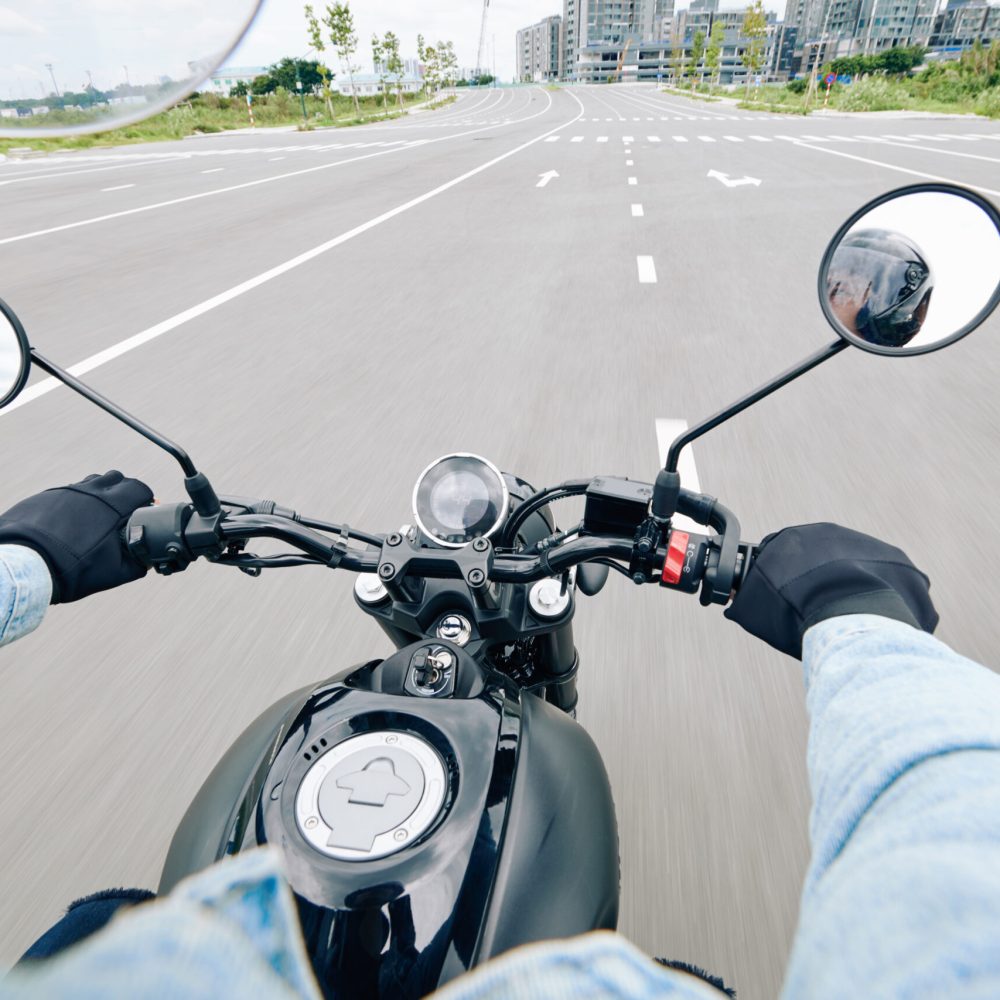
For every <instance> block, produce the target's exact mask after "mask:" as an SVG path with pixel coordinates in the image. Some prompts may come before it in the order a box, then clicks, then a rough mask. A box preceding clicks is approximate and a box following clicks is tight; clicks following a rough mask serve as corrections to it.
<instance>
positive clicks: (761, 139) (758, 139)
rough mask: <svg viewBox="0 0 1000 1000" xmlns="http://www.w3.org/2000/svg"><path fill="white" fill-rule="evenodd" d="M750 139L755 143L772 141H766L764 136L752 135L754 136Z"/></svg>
mask: <svg viewBox="0 0 1000 1000" xmlns="http://www.w3.org/2000/svg"><path fill="white" fill-rule="evenodd" d="M750 138H751V139H753V141H754V142H770V141H771V140H770V139H765V138H764V136H762V135H752V136H750Z"/></svg>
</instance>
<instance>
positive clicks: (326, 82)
mask: <svg viewBox="0 0 1000 1000" xmlns="http://www.w3.org/2000/svg"><path fill="white" fill-rule="evenodd" d="M306 28H307V31H308V33H309V40H310V41H311V42H312V46H313V48H314V49H315V50H316V51H317V52H325V51H326V45H325V44H324V43H323V32H322V31H320V26H319V21H318V20H317V19H316V15H315V14H314V13H313V9H312V4H306ZM319 72H320V77H321V78H322V82H321V84H320V85H321V87H322V89H323V100H324V101H325V102H326V113H327V114H328V115H329V116H330V117H331V118H332V117H333V99H332V97H331V96H330V71H329V70H328V69H327V68H326V66H324V65H323V64H322V63H320V64H319Z"/></svg>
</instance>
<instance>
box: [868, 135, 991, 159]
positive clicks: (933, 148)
mask: <svg viewBox="0 0 1000 1000" xmlns="http://www.w3.org/2000/svg"><path fill="white" fill-rule="evenodd" d="M910 142H917V140H916V139H911V140H910ZM881 145H883V146H895V147H896V148H897V149H919V150H921V151H923V152H925V153H940V154H941V155H942V156H959V157H961V158H962V159H963V160H985V161H986V162H987V163H1000V159H997V157H995V156H980V155H979V154H978V153H959V152H957V151H956V150H954V149H942V148H941V147H940V146H904V145H902V143H898V142H890V141H889V140H888V139H883V140H882V143H881Z"/></svg>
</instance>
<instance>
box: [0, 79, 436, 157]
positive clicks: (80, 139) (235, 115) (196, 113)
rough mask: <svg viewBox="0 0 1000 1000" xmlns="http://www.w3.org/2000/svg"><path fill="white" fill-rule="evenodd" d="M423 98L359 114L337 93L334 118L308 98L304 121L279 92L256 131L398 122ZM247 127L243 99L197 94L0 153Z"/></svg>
mask: <svg viewBox="0 0 1000 1000" xmlns="http://www.w3.org/2000/svg"><path fill="white" fill-rule="evenodd" d="M424 100H426V95H424V94H415V95H410V94H404V95H403V102H404V103H403V108H404V111H400V110H399V108H398V107H397V105H396V99H395V96H394V95H390V97H389V106H388V110H385V109H383V107H382V103H381V98H377V97H363V98H360V99H359V105H360V108H361V114H360V115H358V114H357V113H356V112H355V110H354V102H353V101H352V100H351V99H350V98H345V97H342V96H340V95H339V94H338V95H335V96H334V98H333V112H334V114H333V117H332V118H331V117H330V116H329V114H328V112H327V108H326V104H325V102H324V101H323V99H322V98H321V97H312V96H310V97H307V98H306V121H305V122H303V119H302V104H301V102H300V101H299V99H298V97H297V96H296V95H292V94H289V93H288V92H286V91H280V90H279V91H277V92H276V93H274V94H268V95H266V96H262V97H255V98H254V103H253V112H254V121H255V124H256V125H257V126H258V127H265V128H266V127H268V126H275V125H297V126H298V127H299V128H300V129H303V130H307V129H311V128H319V127H324V126H325V127H331V126H332V127H335V128H344V127H350V126H352V125H364V124H366V123H368V122H371V121H377V120H385V119H392V118H398V117H399V116H400V115H401V114H403V113H404V112H405V110H406V109H408V108H409V107H411V106H412V105H414V104H418V103H421V102H422V101H424ZM453 100H454V98H453V97H449V98H444V99H443V100H442V101H440V102H435V104H434V105H432V107H440V106H442V104H447V103H451V101H453ZM249 126H250V117H249V114H248V113H247V105H246V100H245V99H244V98H238V97H233V98H226V97H218V96H216V95H215V94H195V95H194V96H192V97H191V98H189V99H188V100H187V101H184V102H182V103H181V104H178V105H177V106H176V107H173V108H171V109H170V110H169V111H164V112H163V113H162V114H159V115H154V116H153V117H152V118H147V119H146V120H145V121H141V122H137V123H136V124H134V125H128V126H125V127H124V128H116V129H111V130H109V131H107V132H100V133H98V134H96V135H80V136H53V137H51V138H48V137H45V138H35V137H31V138H29V137H25V138H23V139H21V138H17V137H14V138H8V139H0V153H7V152H9V150H11V149H16V148H24V147H30V148H31V149H34V150H39V151H42V152H49V151H54V150H59V149H93V148H98V149H99V148H106V147H110V146H122V145H128V144H130V143H136V142H158V141H159V142H164V141H168V140H171V139H183V138H184V137H185V136H188V135H204V134H211V133H216V132H225V131H229V130H231V129H239V128H249Z"/></svg>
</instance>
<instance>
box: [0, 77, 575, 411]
mask: <svg viewBox="0 0 1000 1000" xmlns="http://www.w3.org/2000/svg"><path fill="white" fill-rule="evenodd" d="M568 93H569V95H570V97H572V98H573V100H574V101H576V103H577V106H578V107H579V108H580V114H582V113H583V104H581V103H580V99H579V98H578V97H577V96H576V95H575V94H574V93H572V91H569V92H568ZM549 106H551V100H550V104H549ZM546 110H548V108H546ZM579 117H580V115H579V114H578V115H577V117H576V118H571V119H570V120H569V121H566V122H563V123H562V125H557V126H556V127H555V128H553V129H550V130H549V131H548V132H543V133H542V134H541V135H537V136H535V138H534V139H529V140H528V141H527V142H524V143H522V144H521V145H520V146H515V147H514V148H513V149H509V150H507V152H506V153H501V154H500V155H499V156H495V157H494V158H493V159H492V160H487V161H486V163H481V164H480V165H479V166H478V167H473V169H472V170H467V171H466V172H465V173H464V174H459V176H458V177H453V178H452V179H451V180H450V181H446V182H445V183H444V184H439V185H438V186H437V187H436V188H432V189H431V190H430V191H426V192H425V193H424V194H422V195H418V196H417V197H416V198H411V199H410V200H409V201H406V202H403V203H402V204H401V205H397V206H396V207H395V208H391V209H389V211H387V212H383V213H382V214H381V215H377V216H375V218H373V219H369V220H368V221H367V222H363V223H362V224H361V225H360V226H355V227H354V228H353V229H348V230H347V232H344V233H341V234H340V235H339V236H335V237H333V239H330V240H327V241H326V242H325V243H320V244H319V245H318V246H315V247H313V248H312V249H311V250H306V251H305V252H303V253H300V254H299V255H298V256H296V257H292V258H291V259H290V260H286V261H285V262H284V263H282V264H277V265H275V266H274V267H271V268H268V270H266V271H262V272H261V273H260V274H257V275H255V276H254V277H252V278H248V279H247V280H246V281H242V282H240V284H238V285H234V286H233V287H232V288H228V289H226V291H224V292H220V293H219V294H218V295H213V296H212V297H211V298H209V299H205V301H204V302H199V303H198V304H197V305H195V306H191V308H190V309H185V310H184V311H183V312H180V313H177V315H176V316H171V317H170V318H169V319H165V320H163V322H161V323H157V324H156V325H155V326H151V327H149V328H148V329H146V330H142V331H141V332H140V333H137V334H134V335H133V336H131V337H128V338H127V339H125V340H122V341H119V342H118V343H117V344H114V345H112V346H111V347H109V348H106V349H105V350H103V351H100V352H98V353H97V354H93V355H91V356H90V357H89V358H85V359H84V360H83V361H81V362H79V363H78V364H76V365H73V367H71V368H70V369H69V372H70V374H71V375H75V376H76V377H77V378H79V377H80V376H81V375H86V374H87V373H88V372H91V371H93V370H94V369H95V368H100V367H101V366H102V365H105V364H107V363H108V362H109V361H113V360H115V359H116V358H120V357H121V356H122V355H123V354H128V352H129V351H134V350H135V349H136V348H137V347H141V346H142V345H143V344H147V343H149V342H150V341H151V340H155V339H156V338H157V337H162V336H163V335H164V334H165V333H169V332H170V331H171V330H175V329H177V327H179V326H182V325H183V324H184V323H187V322H189V321H190V320H193V319H197V318H198V317H199V316H203V315H204V314H205V313H208V312H211V311H212V310H213V309H217V308H218V307H219V306H221V305H225V304H226V303H227V302H231V301H232V300H233V299H236V298H239V297H240V296H241V295H245V294H246V293H247V292H250V291H253V289H255V288H259V287H260V286H261V285H264V284H267V282H269V281H273V280H274V279H275V278H279V277H281V276H282V275H283V274H287V273H288V272H289V271H293V270H295V268H297V267H301V266H302V265H303V264H307V263H309V261H311V260H314V259H315V258H317V257H319V256H321V255H322V254H325V253H327V252H328V251H330V250H333V249H334V248H335V247H339V246H341V245H342V244H344V243H347V242H349V241H350V240H353V239H354V238H355V237H357V236H361V235H362V234H363V233H367V232H368V231H369V230H370V229H375V228H376V227H377V226H381V225H382V224H383V223H385V222H388V221H389V220H390V219H394V218H396V216H397V215H402V214H403V213H404V212H408V211H409V210H410V209H411V208H416V207H417V206H418V205H422V204H423V203H424V202H426V201H430V200H431V199H432V198H436V197H437V196H438V195H440V194H444V192H445V191H450V190H451V189H452V188H453V187H457V186H458V185H459V184H462V183H463V182H464V181H467V180H469V178H470V177H475V176H476V175H477V174H481V173H483V171H485V170H489V169H490V167H494V166H496V164H498V163H501V162H503V161H504V160H506V159H508V158H509V157H511V156H515V155H516V154H517V153H520V152H522V151H523V150H525V149H528V148H529V147H531V146H534V145H535V143H538V142H541V141H542V140H543V139H544V138H545V137H546V136H547V135H551V134H552V133H553V132H559V131H561V130H562V129H564V128H568V127H569V126H570V125H572V124H573V123H574V122H576V121H578V120H579ZM61 385H62V383H61V382H60V381H59V380H58V379H56V378H45V379H42V380H41V381H39V382H36V383H35V384H34V385H31V386H29V387H28V388H27V389H25V390H24V391H23V392H22V393H21V394H20V395H19V396H18V397H17V399H15V400H14V401H13V402H12V403H9V404H8V405H7V406H6V407H4V409H3V410H0V418H2V417H3V415H4V414H6V413H12V412H13V411H14V410H16V409H17V408H18V407H20V406H25V405H26V404H27V403H30V402H32V401H33V400H35V399H38V398H39V397H40V396H44V395H46V394H47V393H50V392H52V390H53V389H58V388H59V386H61Z"/></svg>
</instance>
